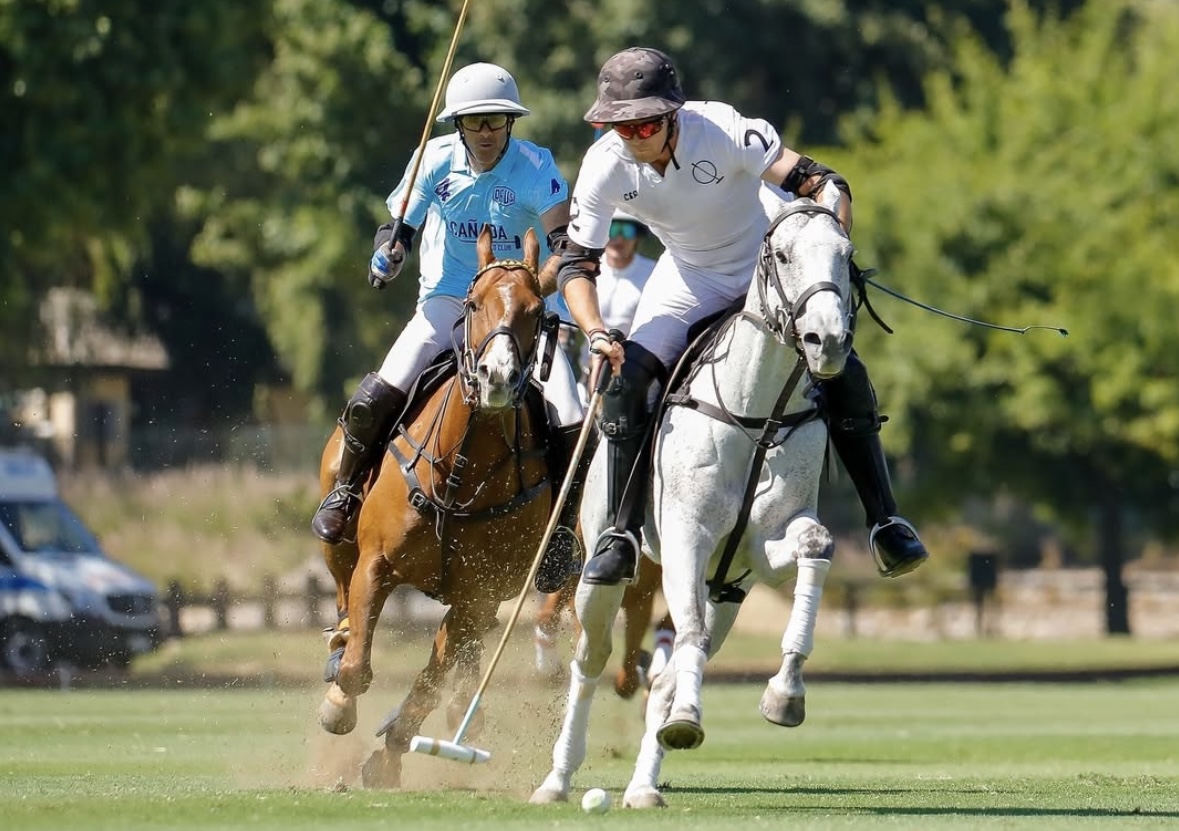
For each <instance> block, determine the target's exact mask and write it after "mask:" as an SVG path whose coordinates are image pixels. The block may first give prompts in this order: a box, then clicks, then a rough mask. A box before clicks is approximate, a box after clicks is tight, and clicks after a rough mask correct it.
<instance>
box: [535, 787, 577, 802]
mask: <svg viewBox="0 0 1179 831" xmlns="http://www.w3.org/2000/svg"><path fill="white" fill-rule="evenodd" d="M568 801H569V794H567V793H563V792H561V791H558V790H554V789H552V788H546V787H545V786H544V785H541V786H540V787H539V788H537V789H536V790H535V791H533V792H532V796H530V797H529V798H528V804H529V805H559V804H561V803H562V802H568Z"/></svg>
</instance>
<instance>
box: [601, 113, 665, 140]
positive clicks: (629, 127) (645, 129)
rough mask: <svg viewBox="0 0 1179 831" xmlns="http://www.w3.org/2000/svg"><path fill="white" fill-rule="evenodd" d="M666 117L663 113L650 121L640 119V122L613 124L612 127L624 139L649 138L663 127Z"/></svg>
mask: <svg viewBox="0 0 1179 831" xmlns="http://www.w3.org/2000/svg"><path fill="white" fill-rule="evenodd" d="M664 118H665V117H664V116H662V115H661V116H659V117H658V118H652V119H651V120H650V121H640V122H639V123H638V124H611V125H610V127H611V128H613V130H614V132H616V133H618V135H620V136H622V137H623V138H624V139H634V138H638V139H649V138H651V136H653V135H655V134H656V133H658V132H659V130H660V128H661V127H663V121H664Z"/></svg>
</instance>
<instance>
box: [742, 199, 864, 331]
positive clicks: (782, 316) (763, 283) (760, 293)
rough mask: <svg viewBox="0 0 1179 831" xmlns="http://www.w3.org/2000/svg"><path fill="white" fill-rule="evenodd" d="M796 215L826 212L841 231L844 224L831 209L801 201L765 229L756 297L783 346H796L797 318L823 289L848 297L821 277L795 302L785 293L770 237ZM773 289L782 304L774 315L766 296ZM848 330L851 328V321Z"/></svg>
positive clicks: (842, 299) (767, 324) (841, 296)
mask: <svg viewBox="0 0 1179 831" xmlns="http://www.w3.org/2000/svg"><path fill="white" fill-rule="evenodd" d="M795 214H810V215H812V216H814V215H826V216H829V217H831V218H832V219H834V220H835V223H836V226H837V227H838V228H840V229H841V230H842V228H843V226H842V225H840V224H839V215H838V214H836V213H835V211H832V210H831V209H830V208H825V207H823V206H822V205H818V204H815V203H813V202H809V201H807V202H801V201H799V202H791V203H789V204H788V205H787V206H786V207H785V208H783V209H782V211H781V212H780V213H779V214H778V215H777V216H776V217H774V221H773V222H771V223H770V227H769V228H768V229H766V234H765V239H764V241H763V242H762V250H761V254H760V256H759V257H758V262H757V271H756V273H755V275H754V279H755V281H756V282H757V297H758V300H759V301H760V302H761V308H762V312H763V313H764V314H765V326H766V329H768V330H769V332H770V334H772V335H773V336H774V337H775V338H777V340H778V342H779V343H781V344H782V345H784V346H785V345H789V344H791V343H793V344H794V345H795V348H796V349H797V348H798V341H799V333H798V318H799V316H800V315H801V314H802V311H803V309H804V308H805V307H806V302H807V301H808V300H810V299H811V298H812V297H814V296H815V295H816V294H818V293H819V292H823V291H830V292H834V293H835V295H836V296H837V297H838V298H839V301H840V302H841V303H843V302H845V301H846V299H847V298H845V297H844V296H843V292H842V291H841V290H840V288H839V286H837V285H836V284H835V283H832V282H831V281H830V280H820V281H819V282H817V283H814V284H812V285H810V286H808V287H807V288H806V290H805V291H803V293H802V294H800V295H799V296H798V297H797V298H796V299H795V300H794V301H793V302H791V300H790V298H789V297H787V296H786V290H785V289H783V288H782V278H781V277H779V276H778V265H777V262H776V261H775V256H774V246H773V243H772V242H771V239H770V238H771V236H772V235H773V233H774V229H776V228H777V227H778V226H779V225H781V224H782V221H783V220H785V219H786V218H787V217H789V216H794V215H795ZM771 288H772V289H773V290H774V293H775V294H777V295H778V300H779V302H780V303H781V305H780V306H779V307H778V308H777V309H776V310H775V311H774V313H773V314H771V313H770V305H769V303H767V302H766V301H767V297H766V295H767V293H768V291H769V289H771ZM849 317H850V313H849ZM848 331H849V332H850V331H851V326H850V321H849V326H848Z"/></svg>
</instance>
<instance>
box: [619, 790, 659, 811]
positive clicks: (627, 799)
mask: <svg viewBox="0 0 1179 831" xmlns="http://www.w3.org/2000/svg"><path fill="white" fill-rule="evenodd" d="M622 807H623V808H639V809H643V808H666V807H667V802H666V801H664V799H663V794H661V793H659V791H657V790H655V788H652V787H650V786H648V785H644V786H643V787H641V788H635V789H633V790H632V789H630V788H627V789H626V796H624V797H623V798H622Z"/></svg>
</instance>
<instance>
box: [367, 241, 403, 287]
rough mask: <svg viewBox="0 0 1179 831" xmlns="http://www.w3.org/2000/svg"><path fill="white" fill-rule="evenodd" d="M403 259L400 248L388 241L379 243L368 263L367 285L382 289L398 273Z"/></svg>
mask: <svg viewBox="0 0 1179 831" xmlns="http://www.w3.org/2000/svg"><path fill="white" fill-rule="evenodd" d="M404 261H405V254H404V253H402V251H401V249H399V248H392V247H391V245H390V243H389V242H383V243H381V245H380V246H379V247H378V248H377V250H376V251H374V252H373V257H372V260H370V261H369V264H368V282H369V285H371V286H372V287H373V288H376V289H383V288H384V287H385V286H386V285H388V284H389V283H391V282H392V281H393V278H394V277H396V276H397V275H398V273H399V272H400V271H401V264H402V263H403V262H404Z"/></svg>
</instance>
